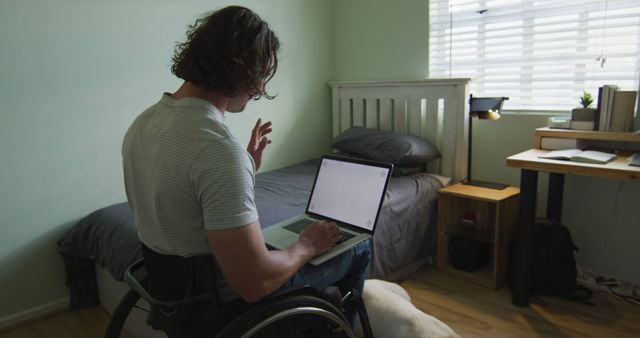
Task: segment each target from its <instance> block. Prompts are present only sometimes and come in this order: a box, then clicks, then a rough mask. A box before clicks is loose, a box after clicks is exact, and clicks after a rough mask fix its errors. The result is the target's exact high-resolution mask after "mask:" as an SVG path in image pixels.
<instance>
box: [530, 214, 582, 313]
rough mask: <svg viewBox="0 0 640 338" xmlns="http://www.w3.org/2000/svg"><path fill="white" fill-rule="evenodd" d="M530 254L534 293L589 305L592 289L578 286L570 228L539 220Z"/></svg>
mask: <svg viewBox="0 0 640 338" xmlns="http://www.w3.org/2000/svg"><path fill="white" fill-rule="evenodd" d="M532 241H533V243H532V255H531V294H538V295H546V296H559V297H563V298H567V299H571V300H574V301H578V302H582V303H589V298H591V294H592V292H591V290H589V289H588V288H586V287H584V286H581V285H578V283H577V277H578V269H577V267H576V259H575V256H574V251H578V247H576V246H575V244H574V243H573V239H572V238H571V233H570V232H569V229H568V228H567V227H566V226H564V225H562V224H560V223H559V222H556V221H552V220H536V223H535V226H534V229H533V238H532Z"/></svg>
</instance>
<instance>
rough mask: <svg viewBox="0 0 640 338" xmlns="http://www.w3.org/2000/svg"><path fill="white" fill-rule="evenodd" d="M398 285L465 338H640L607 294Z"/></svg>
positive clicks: (93, 333) (79, 325)
mask: <svg viewBox="0 0 640 338" xmlns="http://www.w3.org/2000/svg"><path fill="white" fill-rule="evenodd" d="M400 284H401V285H402V286H403V287H404V288H405V289H406V290H407V291H408V292H409V294H410V295H411V298H412V301H413V303H414V304H415V305H416V306H417V307H418V308H420V309H421V310H422V311H424V312H426V313H428V314H430V315H432V316H434V317H436V318H439V319H440V320H442V321H443V322H445V323H446V324H447V325H449V326H450V327H451V328H452V329H453V330H454V331H456V332H457V333H458V334H459V335H460V336H461V337H510V338H512V337H607V338H608V337H640V306H639V305H634V304H631V303H628V302H625V301H623V300H619V299H617V298H615V297H613V296H610V295H608V294H604V293H599V292H596V293H595V294H594V297H593V300H594V302H595V304H596V305H595V306H590V305H582V304H578V303H574V302H570V301H564V300H560V299H556V298H551V297H544V298H542V301H544V303H543V302H542V301H541V300H533V302H532V304H531V306H529V307H527V308H519V307H516V306H513V305H512V304H511V291H510V290H509V289H508V288H506V287H503V288H501V289H499V290H497V291H493V290H489V289H487V288H484V287H481V286H476V285H474V284H471V283H467V282H465V281H462V280H460V279H457V278H454V277H449V276H447V275H445V274H442V273H440V272H438V271H436V270H434V269H433V268H430V267H425V268H423V269H421V270H420V271H418V273H416V275H415V276H414V277H412V278H410V279H408V280H406V281H404V282H402V283H400ZM108 321H109V314H108V313H107V312H106V311H104V310H103V309H102V308H100V307H99V306H96V307H92V308H89V309H85V310H82V311H76V312H65V313H60V314H57V315H54V316H51V317H49V318H45V319H42V320H39V321H36V322H33V323H31V324H28V325H25V326H23V327H18V328H15V329H13V330H10V331H6V332H2V333H0V338H18V337H19V338H32V337H47V338H75V337H82V338H93V337H95V338H99V337H102V335H103V333H104V328H105V327H106V325H107V323H108ZM122 337H131V335H128V334H125V335H123V336H122ZM378 338H384V337H378Z"/></svg>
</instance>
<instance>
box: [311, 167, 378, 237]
mask: <svg viewBox="0 0 640 338" xmlns="http://www.w3.org/2000/svg"><path fill="white" fill-rule="evenodd" d="M388 173H389V169H386V168H380V167H373V166H368V165H363V164H358V163H351V162H342V161H335V160H332V159H327V158H324V159H323V160H322V163H321V166H320V170H319V172H318V176H317V178H316V182H315V186H314V188H313V191H312V192H311V199H310V201H309V207H308V209H307V210H308V211H309V212H312V213H314V214H317V215H320V216H324V217H328V218H331V219H334V220H336V221H340V222H344V223H348V224H351V225H354V226H357V227H360V228H363V229H367V230H372V229H373V226H374V224H375V221H376V216H377V214H378V207H379V206H380V201H381V200H382V198H383V197H384V190H385V186H386V182H387V175H388Z"/></svg>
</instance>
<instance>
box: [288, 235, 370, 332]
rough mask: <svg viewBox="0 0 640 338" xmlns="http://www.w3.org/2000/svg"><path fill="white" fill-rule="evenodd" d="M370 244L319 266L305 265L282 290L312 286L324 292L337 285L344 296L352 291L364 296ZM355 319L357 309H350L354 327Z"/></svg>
mask: <svg viewBox="0 0 640 338" xmlns="http://www.w3.org/2000/svg"><path fill="white" fill-rule="evenodd" d="M370 243H371V241H370V240H366V241H364V242H362V243H360V244H358V245H356V246H354V247H353V248H351V249H349V250H348V251H346V252H344V253H342V254H340V255H338V256H336V257H334V258H332V259H330V260H328V261H326V262H324V263H322V264H320V265H317V266H314V265H311V264H305V265H304V266H303V267H302V268H300V270H298V272H296V273H295V274H294V275H293V277H291V279H289V281H287V282H286V283H285V284H284V285H283V286H282V288H281V289H286V288H289V287H292V286H303V285H311V286H312V287H314V288H315V289H316V290H319V291H322V290H324V289H326V288H327V287H329V286H331V285H335V286H337V287H338V288H339V289H340V292H341V293H342V295H345V294H346V293H347V292H349V291H351V290H352V289H356V290H358V292H359V293H360V294H362V288H363V287H364V279H365V273H366V269H367V265H369V261H370V260H371V244H370ZM349 310H350V311H349ZM354 317H355V309H348V311H347V318H348V319H349V320H350V321H351V324H352V325H353V318H354Z"/></svg>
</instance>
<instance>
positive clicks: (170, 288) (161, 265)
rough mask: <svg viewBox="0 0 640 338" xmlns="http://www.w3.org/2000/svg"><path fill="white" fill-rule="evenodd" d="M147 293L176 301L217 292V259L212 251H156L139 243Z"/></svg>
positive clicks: (161, 298)
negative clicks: (186, 253) (190, 253)
mask: <svg viewBox="0 0 640 338" xmlns="http://www.w3.org/2000/svg"><path fill="white" fill-rule="evenodd" d="M142 257H143V258H144V265H145V268H146V269H147V275H148V277H147V278H148V283H149V286H148V288H149V293H151V295H152V296H153V297H155V298H158V299H160V300H165V301H175V300H180V299H184V298H186V297H190V296H195V295H199V294H204V293H211V292H215V293H217V290H216V289H217V276H216V271H217V270H216V265H215V264H216V263H215V260H214V259H213V256H211V255H201V256H192V257H181V256H177V255H164V254H160V253H157V252H155V251H153V250H152V249H150V248H149V247H147V246H146V245H144V244H142Z"/></svg>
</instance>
